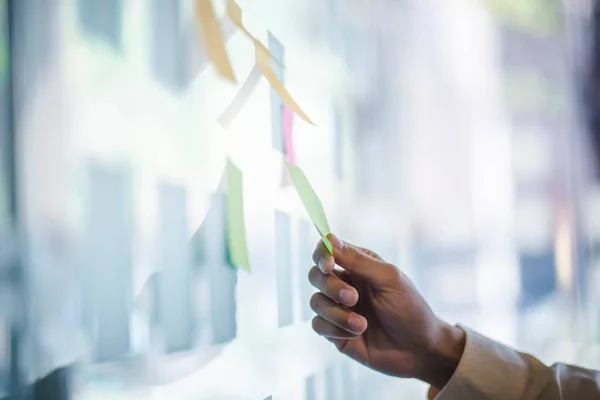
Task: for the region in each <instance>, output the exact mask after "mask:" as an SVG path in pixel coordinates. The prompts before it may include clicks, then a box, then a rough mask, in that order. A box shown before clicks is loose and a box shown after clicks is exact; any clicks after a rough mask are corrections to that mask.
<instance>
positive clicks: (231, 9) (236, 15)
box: [226, 0, 314, 125]
mask: <svg viewBox="0 0 600 400" xmlns="http://www.w3.org/2000/svg"><path fill="white" fill-rule="evenodd" d="M226 12H227V16H228V17H229V19H230V20H231V22H233V23H234V24H235V25H236V26H237V27H238V28H240V30H241V31H242V32H244V34H246V36H248V37H249V38H250V40H252V42H254V52H255V57H256V65H257V66H258V68H260V71H261V72H262V73H263V75H264V76H265V78H267V81H268V82H269V84H270V85H271V87H272V88H273V90H275V92H277V95H279V97H281V100H283V102H284V103H285V104H287V105H288V106H289V107H290V108H291V110H292V111H293V112H295V113H296V114H298V115H299V116H300V118H302V119H303V120H305V121H306V122H308V123H309V124H311V125H314V123H313V122H312V121H311V119H310V118H309V117H308V115H306V113H305V112H304V111H302V109H301V108H300V106H299V105H298V103H296V101H295V100H294V99H293V98H292V95H291V94H290V93H289V92H288V91H287V89H286V88H285V86H284V85H283V83H282V82H281V81H280V80H279V78H277V75H275V73H274V72H273V69H271V60H274V58H273V57H272V56H271V53H269V50H268V49H267V48H266V47H265V46H264V45H263V44H262V43H261V42H260V41H259V40H258V39H256V38H255V37H254V36H252V34H251V33H250V32H248V30H247V29H246V27H245V26H244V23H243V22H242V9H241V8H240V6H238V5H237V4H236V2H235V1H233V0H227V6H226ZM275 61H276V62H278V61H277V60H275Z"/></svg>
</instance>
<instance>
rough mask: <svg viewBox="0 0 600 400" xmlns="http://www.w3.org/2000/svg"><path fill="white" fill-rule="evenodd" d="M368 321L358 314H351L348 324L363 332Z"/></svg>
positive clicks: (353, 328) (356, 331) (356, 330)
mask: <svg viewBox="0 0 600 400" xmlns="http://www.w3.org/2000/svg"><path fill="white" fill-rule="evenodd" d="M366 325H367V324H366V321H365V319H364V318H361V317H359V316H358V315H350V317H349V318H348V326H349V327H350V329H351V330H352V331H353V332H355V333H363V332H364V331H365V330H366V328H367V327H366Z"/></svg>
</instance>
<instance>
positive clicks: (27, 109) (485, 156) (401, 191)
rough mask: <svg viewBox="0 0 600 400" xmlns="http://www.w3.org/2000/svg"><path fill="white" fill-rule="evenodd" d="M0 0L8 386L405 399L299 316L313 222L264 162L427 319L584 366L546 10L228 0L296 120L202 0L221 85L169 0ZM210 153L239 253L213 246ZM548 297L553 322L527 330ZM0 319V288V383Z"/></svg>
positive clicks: (556, 52)
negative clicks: (15, 284) (21, 302)
mask: <svg viewBox="0 0 600 400" xmlns="http://www.w3.org/2000/svg"><path fill="white" fill-rule="evenodd" d="M496 3H498V4H496ZM516 3H518V1H517V2H516ZM516 3H515V4H516ZM0 4H3V3H2V2H0ZM12 4H14V5H15V6H14V14H13V15H11V23H12V24H13V26H14V29H15V32H16V35H15V40H16V48H17V50H16V59H15V65H16V66H17V68H16V72H15V73H16V75H15V77H14V81H13V82H14V85H15V96H14V98H13V99H12V101H13V104H14V105H15V107H16V115H17V120H16V126H15V132H16V134H17V138H18V148H17V153H16V154H17V155H18V171H19V184H20V189H19V190H20V192H19V193H20V195H21V197H20V199H21V203H22V204H20V205H21V206H22V210H23V213H22V216H20V217H21V219H22V221H20V222H21V224H22V225H23V227H24V228H25V229H24V238H25V240H26V247H25V248H26V251H25V250H24V252H23V254H22V256H23V260H24V267H23V269H24V277H25V279H26V282H27V287H28V292H27V293H28V295H27V298H26V300H27V301H26V305H27V307H26V311H25V312H24V313H23V314H24V318H25V320H26V328H27V329H26V331H25V332H24V333H23V334H22V337H21V339H22V340H23V342H24V343H25V345H24V348H25V350H24V351H23V352H22V354H19V357H20V360H21V361H22V364H23V365H24V368H23V370H22V371H20V372H21V374H22V376H23V380H24V382H25V383H26V384H27V385H29V384H33V382H35V381H36V380H39V379H43V378H45V377H48V376H49V374H50V373H52V372H54V371H62V373H63V374H64V376H65V379H64V381H61V382H63V383H62V384H58V386H60V385H66V386H68V387H70V388H71V389H72V391H71V398H76V399H113V398H114V399H121V398H123V399H125V398H127V399H136V398H139V399H142V398H143V399H146V398H149V397H156V398H161V397H164V398H178V399H256V400H262V399H266V398H271V399H286V400H288V399H306V400H309V399H310V400H325V399H327V400H335V399H340V400H341V399H344V400H346V399H366V398H369V399H371V398H376V399H387V398H390V399H392V398H398V396H400V397H402V398H411V399H412V398H425V390H426V389H425V386H424V385H423V384H421V383H417V382H413V381H403V380H398V379H393V378H390V377H386V376H382V375H380V374H377V373H375V372H372V371H370V370H367V369H366V368H364V367H362V366H360V365H357V364H356V363H353V362H351V361H350V360H348V359H346V358H344V357H342V356H340V355H338V354H337V353H336V351H335V348H334V347H332V346H331V344H330V343H328V342H327V341H326V340H324V339H322V338H320V337H318V336H317V335H316V334H315V333H314V332H313V331H312V329H311V323H310V320H311V319H312V316H313V313H312V311H311V310H310V307H309V304H308V303H309V299H310V296H311V295H312V293H313V289H312V288H311V287H310V285H309V283H308V282H307V273H308V270H309V269H310V267H311V266H312V261H311V255H312V251H313V248H314V246H315V245H316V243H317V241H318V234H317V232H316V231H315V230H314V229H313V227H312V226H311V223H310V222H309V220H308V218H307V216H306V215H305V212H304V210H303V208H302V206H301V203H300V202H299V200H298V197H297V194H296V192H295V190H294V188H293V186H292V185H291V182H290V180H289V177H288V176H287V174H286V173H285V167H284V164H283V161H284V160H287V161H290V160H293V161H294V162H295V163H296V164H297V165H299V166H300V167H301V168H302V169H303V170H304V171H305V172H306V174H307V176H308V178H309V180H310V181H311V183H312V184H313V186H314V188H315V189H316V191H317V193H319V196H320V197H321V198H322V200H323V203H324V205H325V209H326V211H327V214H328V217H329V218H330V222H331V225H332V228H333V230H334V231H335V232H336V233H338V234H339V235H340V236H341V237H343V238H346V239H347V240H348V241H351V242H354V243H357V244H360V245H362V246H364V247H368V248H372V249H373V250H374V251H376V252H377V253H379V254H380V255H382V256H383V257H384V258H385V259H386V260H388V261H389V262H391V263H394V264H395V265H397V266H398V268H400V269H401V270H402V271H403V272H405V273H406V274H407V275H408V276H409V277H410V278H411V279H413V280H414V282H415V283H416V285H417V287H418V288H419V289H420V290H421V291H422V292H423V294H424V295H425V297H426V298H427V300H428V301H429V302H430V304H431V305H432V307H433V308H434V310H435V311H436V312H437V313H439V314H440V315H441V316H443V317H444V318H446V319H448V320H449V321H452V322H461V323H463V324H465V325H469V326H471V327H473V328H475V329H478V330H480V331H482V332H483V333H484V334H486V335H488V336H490V337H492V338H494V339H498V340H501V341H503V342H505V343H508V344H510V345H514V346H519V347H520V348H522V349H523V350H526V351H530V352H533V353H535V354H536V355H538V356H540V357H541V358H542V359H543V360H544V361H546V362H553V361H556V360H558V359H562V360H566V361H571V362H578V363H583V364H585V365H588V366H597V365H594V359H593V358H591V357H590V354H591V352H590V351H589V349H595V348H596V347H594V343H596V344H597V343H598V337H597V335H598V332H599V329H600V324H599V323H598V321H600V319H599V318H598V315H599V314H598V307H597V306H594V304H598V302H597V301H595V300H594V299H593V296H594V295H593V294H594V293H597V292H598V290H597V288H596V287H595V286H594V284H593V283H592V282H593V281H594V280H593V279H592V278H593V277H594V276H597V275H598V273H597V269H598V268H597V266H595V262H594V261H593V260H594V259H593V257H592V256H591V255H590V254H592V253H590V252H589V248H588V247H589V246H588V244H589V243H588V241H587V236H585V235H583V234H582V233H581V232H586V233H588V232H589V236H590V237H595V236H593V235H594V232H596V231H597V229H596V230H595V228H594V226H595V225H594V226H588V224H587V221H588V216H590V217H589V219H590V220H591V219H592V217H591V216H593V215H595V214H594V213H595V212H596V211H594V210H596V208H597V207H596V205H595V204H596V203H597V202H596V201H594V199H596V198H597V189H594V187H595V186H593V185H591V184H590V182H589V181H588V180H586V179H587V178H586V177H588V174H587V173H586V171H585V168H586V167H585V165H586V164H584V163H583V162H581V163H580V162H579V161H578V160H582V159H583V158H584V156H587V155H586V153H585V151H584V150H585V149H584V146H581V145H578V146H575V145H568V146H567V145H566V144H569V143H583V138H584V137H585V129H584V127H583V126H582V124H581V123H580V122H581V121H579V119H578V115H579V114H578V112H577V111H578V108H577V107H578V104H577V100H576V99H575V97H576V94H575V93H576V90H577V84H578V83H577V79H579V78H580V77H578V76H577V75H576V74H575V71H574V69H573V66H572V65H571V62H570V57H573V54H575V53H573V52H572V48H571V47H570V46H569V45H565V43H569V41H568V40H567V39H569V38H570V37H571V36H570V33H569V32H570V31H569V30H568V29H566V22H565V21H566V15H567V14H568V11H569V9H563V8H562V7H560V6H559V5H558V3H557V5H556V7H555V9H552V10H550V11H551V12H550V11H548V12H549V14H548V16H547V17H548V18H547V19H548V20H547V21H546V19H544V21H545V22H544V23H543V24H541V25H540V26H533V27H532V25H531V24H532V21H531V19H529V17H528V15H529V14H528V13H529V12H530V9H528V8H526V9H515V13H512V12H510V13H507V12H506V9H504V8H503V7H501V6H500V5H499V2H493V1H489V2H485V4H484V3H482V2H479V1H475V0H449V1H445V2H443V4H441V3H440V2H438V1H433V0H432V1H404V2H398V1H388V0H378V1H371V2H346V1H342V0H328V1H323V0H310V1H286V2H281V1H278V0H253V1H241V0H240V1H239V4H240V6H241V7H242V9H243V10H244V21H245V23H246V25H247V26H248V29H249V30H250V31H251V32H252V33H253V34H255V35H257V36H258V37H259V39H260V40H261V41H262V42H263V43H264V44H265V45H266V46H268V48H269V50H270V52H271V53H272V54H273V56H274V58H276V59H277V60H278V61H279V62H273V65H272V67H273V70H274V71H275V73H276V75H277V76H278V77H279V78H280V79H281V80H282V81H283V82H284V83H285V86H286V87H287V88H288V90H289V91H290V92H291V93H292V94H293V95H294V97H295V98H296V100H297V101H298V103H300V104H301V105H302V107H303V108H304V110H305V111H306V112H307V114H309V115H310V116H311V118H312V119H313V120H314V121H316V125H317V126H311V125H309V124H307V123H305V122H304V121H303V120H302V119H300V118H299V117H298V116H296V115H293V113H291V111H290V110H289V109H288V108H287V106H286V105H285V104H284V103H283V102H282V100H281V99H280V98H279V96H277V94H276V93H275V92H274V91H273V89H271V87H270V86H269V84H268V82H267V81H266V80H265V79H263V78H262V77H261V75H260V73H259V71H258V70H257V68H256V67H255V65H254V62H255V60H254V48H253V46H252V43H251V42H250V41H249V40H248V39H247V37H245V36H244V35H243V34H242V33H241V32H239V31H237V30H236V29H235V28H234V27H233V26H232V24H231V23H230V22H228V21H227V19H226V18H225V16H224V9H223V3H222V2H220V1H215V2H214V5H215V8H216V11H217V14H218V17H219V20H220V21H221V23H222V24H221V25H222V33H223V37H224V40H225V41H226V44H227V50H228V53H229V56H230V58H231V62H232V65H233V67H234V71H235V75H236V77H237V81H238V82H237V84H231V83H229V82H225V81H224V80H222V79H221V78H219V76H218V75H217V73H216V72H215V70H214V68H213V66H212V65H211V64H210V62H209V61H208V59H207V57H206V55H205V54H204V51H203V48H202V46H201V41H200V38H199V35H198V30H197V26H196V20H195V15H194V9H193V2H192V1H191V0H110V1H109V0H103V1H97V0H51V1H50V0H20V1H13V2H12ZM0 15H5V14H0ZM583 20H585V18H583ZM536 21H537V20H536ZM0 26H1V25H0ZM2 34H3V32H0V35H2ZM4 39H5V38H4V37H3V36H0V46H3V43H6V40H4ZM2 49H3V47H0V89H2V90H3V88H4V87H2V86H1V85H2V82H4V84H6V77H7V76H8V75H7V74H6V72H5V71H6V65H7V64H6V62H7V61H6V60H7V56H6V52H4V53H3V52H2ZM3 54H5V55H4V56H3ZM282 64H283V65H285V68H284V67H282ZM3 66H4V67H3ZM3 71H4V73H3ZM3 77H4V80H2V78H3ZM3 101H4V102H6V101H7V100H6V96H1V95H0V113H1V112H3V110H5V109H6V106H5V103H2V102H3ZM3 106H4V107H3ZM2 121H4V118H3V119H2ZM3 129H4V130H3ZM5 131H6V129H5V127H3V126H2V127H0V137H2V138H3V135H4V134H3V132H5ZM6 132H8V131H6ZM3 155H5V154H4V153H2V152H0V158H1V157H2V156H3ZM228 158H230V159H231V160H233V161H234V162H235V163H236V164H237V165H238V166H239V167H240V168H241V170H242V171H243V174H244V210H245V226H246V235H247V239H248V249H249V254H250V264H251V272H245V271H243V270H237V269H235V267H234V266H233V265H231V261H230V258H229V254H228V250H227V240H226V235H227V231H226V220H227V208H226V206H225V199H226V192H225V186H226V185H225V182H224V176H223V171H224V168H225V165H226V160H227V159H228ZM3 165H4V164H3ZM4 171H5V168H4V167H3V169H2V172H3V173H4ZM2 179H5V178H4V177H2V176H0V224H1V221H2V220H3V218H2V215H5V211H2V210H5V209H6V204H7V203H6V201H5V200H4V201H3V194H4V193H5V192H6V190H5V189H4V191H3V187H4V186H3V181H2ZM3 212H4V214H3ZM596 236H597V235H596ZM594 243H595V242H594ZM0 262H2V259H1V258H0ZM2 271H3V269H0V272H2ZM594 274H595V275H594ZM2 278H3V277H2ZM588 285H589V287H588ZM0 298H1V297H0ZM0 304H2V303H0ZM556 315H561V316H564V317H565V318H568V319H569V321H570V324H569V326H570V327H571V328H569V329H566V330H565V331H560V332H557V331H556V330H555V329H550V327H551V326H552V324H553V321H554V320H555V319H556ZM584 316H585V318H584ZM582 320H585V321H592V322H590V323H588V324H584V325H582V323H581V321H582ZM594 323H595V324H594ZM7 326H8V321H7V312H6V307H3V306H0V389H2V388H3V387H6V386H7V381H8V375H9V370H10V368H9V367H10V363H9V362H8V360H9V350H8V349H9V345H8V337H7V332H8V328H7ZM594 335H595V336H594ZM597 359H600V358H597ZM61 376H62V375H61ZM65 382H67V383H65ZM0 397H1V396H0ZM65 397H68V396H66V395H65Z"/></svg>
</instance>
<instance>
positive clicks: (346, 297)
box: [340, 289, 358, 307]
mask: <svg viewBox="0 0 600 400" xmlns="http://www.w3.org/2000/svg"><path fill="white" fill-rule="evenodd" d="M340 300H341V301H342V303H344V304H345V305H347V306H350V307H352V306H354V305H355V304H356V302H357V301H358V294H357V293H356V291H354V290H352V289H341V290H340Z"/></svg>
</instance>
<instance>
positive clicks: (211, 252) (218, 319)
mask: <svg viewBox="0 0 600 400" xmlns="http://www.w3.org/2000/svg"><path fill="white" fill-rule="evenodd" d="M225 204H226V197H225V195H224V194H223V193H217V194H215V195H213V196H212V199H211V207H210V210H209V211H208V214H207V215H206V218H205V219H204V222H203V223H202V226H201V227H200V229H199V230H198V232H197V234H196V235H195V239H194V242H195V246H196V250H195V252H196V255H195V262H196V263H197V264H198V267H199V270H200V275H201V279H205V280H207V281H208V285H203V286H202V287H203V288H205V289H207V290H208V291H210V296H209V297H208V298H209V299H210V305H209V307H201V309H203V310H207V312H209V313H210V317H209V318H208V319H204V318H203V319H202V320H205V321H210V322H209V324H210V327H211V329H210V331H211V333H212V341H213V343H215V344H220V343H227V342H229V341H231V340H233V339H235V336H236V333H237V324H236V311H237V305H236V294H235V288H236V285H237V268H235V267H234V266H232V265H229V263H228V261H227V260H228V256H227V238H226V208H225ZM203 298H206V297H203ZM202 329H205V328H202Z"/></svg>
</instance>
